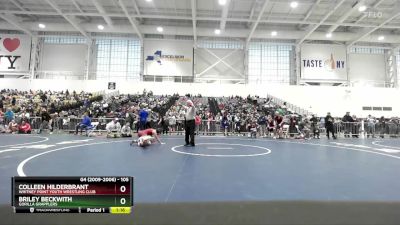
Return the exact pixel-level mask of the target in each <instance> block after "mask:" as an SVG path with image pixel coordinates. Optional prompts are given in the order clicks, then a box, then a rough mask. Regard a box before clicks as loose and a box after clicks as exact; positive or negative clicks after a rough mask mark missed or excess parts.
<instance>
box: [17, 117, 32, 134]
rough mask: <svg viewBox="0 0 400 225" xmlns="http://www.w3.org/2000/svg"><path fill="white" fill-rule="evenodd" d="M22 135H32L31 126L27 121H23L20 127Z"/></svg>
mask: <svg viewBox="0 0 400 225" xmlns="http://www.w3.org/2000/svg"><path fill="white" fill-rule="evenodd" d="M18 131H19V133H20V134H30V133H31V131H32V128H31V125H30V124H29V123H28V122H26V121H25V120H23V121H22V124H21V125H20V126H19V130H18Z"/></svg>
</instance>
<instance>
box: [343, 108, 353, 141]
mask: <svg viewBox="0 0 400 225" xmlns="http://www.w3.org/2000/svg"><path fill="white" fill-rule="evenodd" d="M342 122H343V125H344V137H347V138H349V137H350V131H351V130H352V127H353V125H354V124H353V123H354V120H353V118H352V117H351V116H350V112H346V115H344V116H343V118H342Z"/></svg>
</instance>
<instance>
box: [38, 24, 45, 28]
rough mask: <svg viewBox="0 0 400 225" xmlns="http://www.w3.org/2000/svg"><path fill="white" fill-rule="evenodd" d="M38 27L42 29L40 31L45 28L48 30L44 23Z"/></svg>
mask: <svg viewBox="0 0 400 225" xmlns="http://www.w3.org/2000/svg"><path fill="white" fill-rule="evenodd" d="M38 26H39V28H40V29H44V28H46V25H44V24H43V23H39V25H38Z"/></svg>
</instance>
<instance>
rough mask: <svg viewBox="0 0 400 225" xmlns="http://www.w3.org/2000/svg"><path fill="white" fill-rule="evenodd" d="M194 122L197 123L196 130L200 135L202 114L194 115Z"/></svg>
mask: <svg viewBox="0 0 400 225" xmlns="http://www.w3.org/2000/svg"><path fill="white" fill-rule="evenodd" d="M194 123H195V125H196V131H195V134H196V135H199V133H200V126H201V117H200V115H199V114H198V113H197V114H196V116H195V117H194Z"/></svg>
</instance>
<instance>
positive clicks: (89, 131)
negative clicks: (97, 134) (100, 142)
mask: <svg viewBox="0 0 400 225" xmlns="http://www.w3.org/2000/svg"><path fill="white" fill-rule="evenodd" d="M98 125H99V122H92V123H91V124H90V126H88V127H86V128H85V131H86V136H88V137H90V136H91V135H92V134H94V131H95V130H96V129H97V126H98Z"/></svg>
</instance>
